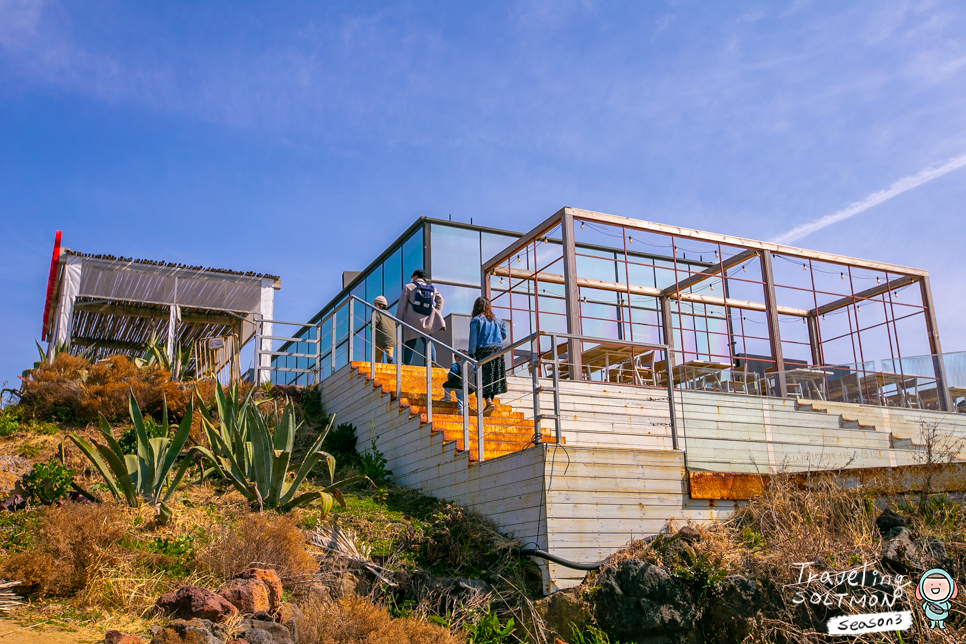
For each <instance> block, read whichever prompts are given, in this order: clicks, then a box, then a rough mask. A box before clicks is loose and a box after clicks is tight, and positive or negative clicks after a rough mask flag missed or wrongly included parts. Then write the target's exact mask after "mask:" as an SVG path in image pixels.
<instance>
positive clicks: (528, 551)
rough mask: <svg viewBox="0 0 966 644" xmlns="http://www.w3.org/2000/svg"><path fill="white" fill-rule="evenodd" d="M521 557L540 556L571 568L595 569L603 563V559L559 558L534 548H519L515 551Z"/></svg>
mask: <svg viewBox="0 0 966 644" xmlns="http://www.w3.org/2000/svg"><path fill="white" fill-rule="evenodd" d="M517 552H518V553H519V554H520V555H521V556H523V557H540V558H541V559H546V560H547V561H552V562H554V563H558V564H560V565H561V566H565V567H567V568H573V569H574V570H597V569H599V568H600V567H601V566H603V565H604V562H603V561H597V562H594V563H585V564H584V563H576V562H573V561H567V560H566V559H561V558H560V557H558V556H556V555H552V554H550V553H549V552H545V551H543V550H537V549H536V548H521V549H520V550H518V551H517Z"/></svg>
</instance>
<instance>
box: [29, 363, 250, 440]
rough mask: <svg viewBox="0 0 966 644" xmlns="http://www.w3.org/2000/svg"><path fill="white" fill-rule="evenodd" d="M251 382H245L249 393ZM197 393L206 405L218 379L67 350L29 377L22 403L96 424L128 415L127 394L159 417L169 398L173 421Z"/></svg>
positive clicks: (43, 413)
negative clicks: (178, 377) (186, 377)
mask: <svg viewBox="0 0 966 644" xmlns="http://www.w3.org/2000/svg"><path fill="white" fill-rule="evenodd" d="M250 387H251V385H250V384H244V383H243V384H242V385H240V388H241V393H242V395H243V396H244V395H245V394H247V393H248V389H249V388H250ZM195 391H197V392H198V394H199V395H200V396H201V399H202V400H204V401H205V403H206V404H208V405H211V404H212V403H213V402H214V398H215V382H214V381H213V380H201V381H198V382H191V383H181V382H171V373H170V372H169V371H167V370H165V369H164V368H162V367H161V366H160V365H157V364H155V365H151V366H150V367H143V368H139V367H138V366H137V365H135V364H134V362H133V361H132V360H130V359H129V358H127V357H126V356H111V357H109V358H106V359H104V360H99V361H97V362H95V363H93V364H92V363H90V362H88V361H87V360H86V359H84V358H80V357H78V356H72V355H69V354H66V353H62V354H59V355H58V356H57V357H56V358H54V360H53V362H51V363H46V364H41V365H40V366H39V367H37V368H36V369H33V370H32V371H31V372H30V377H29V378H27V379H26V380H24V383H23V396H22V398H21V400H20V407H21V408H22V409H23V410H24V411H25V412H27V413H28V414H29V415H31V416H33V417H34V418H56V419H61V420H65V419H70V420H74V421H77V422H80V423H87V422H96V421H97V419H98V418H99V417H100V416H101V415H104V417H106V418H108V419H110V420H127V419H128V396H129V394H130V393H132V392H133V393H134V397H135V398H136V399H137V401H138V405H140V407H141V411H142V412H144V413H146V414H152V415H158V414H159V413H160V411H161V406H162V402H163V401H164V399H167V404H168V411H169V412H170V414H171V416H172V418H173V419H175V420H177V419H180V418H181V417H182V416H183V415H184V413H185V410H187V408H188V405H189V404H190V402H191V398H192V396H193V395H194V394H195Z"/></svg>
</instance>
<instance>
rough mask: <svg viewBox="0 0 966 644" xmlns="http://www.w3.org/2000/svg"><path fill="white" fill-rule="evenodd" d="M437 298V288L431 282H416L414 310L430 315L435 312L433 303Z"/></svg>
mask: <svg viewBox="0 0 966 644" xmlns="http://www.w3.org/2000/svg"><path fill="white" fill-rule="evenodd" d="M435 299H436V289H435V288H433V287H432V286H430V285H429V284H419V283H417V284H416V288H415V289H414V290H413V301H412V305H413V311H416V313H419V314H420V315H429V314H430V313H432V312H433V303H434V300H435Z"/></svg>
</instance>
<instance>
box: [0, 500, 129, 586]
mask: <svg viewBox="0 0 966 644" xmlns="http://www.w3.org/2000/svg"><path fill="white" fill-rule="evenodd" d="M119 510H120V508H118V507H116V506H114V505H111V504H103V505H81V504H68V505H65V506H62V507H58V506H52V507H50V508H46V509H45V510H44V511H43V513H42V515H41V517H40V521H39V522H38V525H37V526H36V535H35V539H34V543H35V544H36V547H35V548H33V549H30V550H28V551H25V552H19V553H15V554H12V555H10V556H8V557H6V558H5V560H4V561H3V562H2V564H0V577H6V578H8V579H17V580H19V581H22V582H23V589H24V590H25V591H26V592H29V593H31V594H32V595H34V596H36V597H47V596H71V595H74V594H75V593H77V592H78V591H80V590H82V589H84V588H85V587H87V586H88V585H89V584H90V582H91V580H92V579H93V578H94V577H95V576H96V575H97V574H98V571H99V570H100V569H102V568H103V567H105V566H111V565H116V564H117V563H118V562H119V561H120V560H121V558H122V554H121V551H120V549H119V547H118V542H119V541H120V540H121V539H122V537H123V536H124V534H125V528H126V525H125V524H126V522H125V519H124V517H123V514H122V513H121V512H119Z"/></svg>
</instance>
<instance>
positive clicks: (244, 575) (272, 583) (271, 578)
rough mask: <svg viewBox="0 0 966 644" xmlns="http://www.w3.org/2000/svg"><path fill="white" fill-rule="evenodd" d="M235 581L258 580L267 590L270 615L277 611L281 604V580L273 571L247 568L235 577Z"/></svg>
mask: <svg viewBox="0 0 966 644" xmlns="http://www.w3.org/2000/svg"><path fill="white" fill-rule="evenodd" d="M235 579H258V580H259V581H261V582H262V583H263V584H265V587H266V588H267V589H268V603H269V611H268V612H270V613H274V612H275V611H277V610H278V607H279V605H280V604H281V603H282V580H281V579H279V578H278V573H276V572H275V571H274V570H268V569H265V568H248V569H247V570H243V571H241V572H240V573H238V574H237V575H235Z"/></svg>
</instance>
